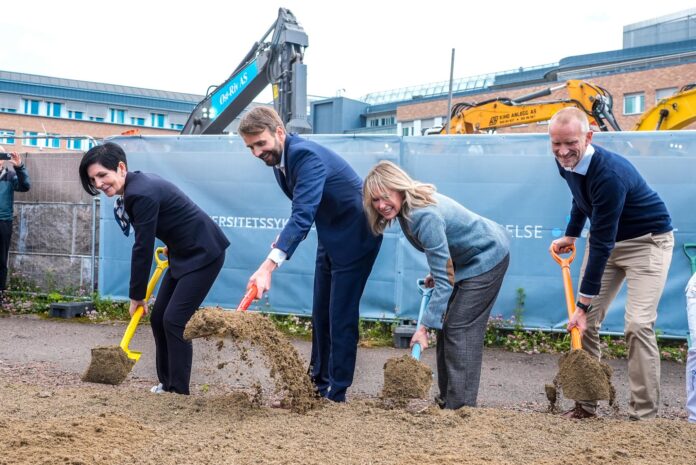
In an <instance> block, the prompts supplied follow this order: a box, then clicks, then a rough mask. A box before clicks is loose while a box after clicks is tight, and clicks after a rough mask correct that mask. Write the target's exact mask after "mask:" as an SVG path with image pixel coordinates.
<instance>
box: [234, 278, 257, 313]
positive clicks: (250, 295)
mask: <svg viewBox="0 0 696 465" xmlns="http://www.w3.org/2000/svg"><path fill="white" fill-rule="evenodd" d="M258 292H259V291H258V289H257V288H256V284H252V285H251V286H250V287H249V289H247V291H246V294H244V297H242V301H241V302H239V306H238V307H237V311H238V312H244V311H246V309H247V308H249V305H251V302H253V301H254V300H255V299H256V294H258Z"/></svg>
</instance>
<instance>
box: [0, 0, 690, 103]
mask: <svg viewBox="0 0 696 465" xmlns="http://www.w3.org/2000/svg"><path fill="white" fill-rule="evenodd" d="M639 4H640V6H638V5H639ZM572 5H575V6H572ZM694 6H695V5H694V2H693V0H660V1H657V2H645V3H643V2H636V1H635V0H632V1H628V0H615V1H612V0H609V1H604V2H595V1H588V2H587V3H586V4H583V3H582V2H577V1H576V2H564V1H562V0H553V1H552V0H528V1H521V0H518V1H514V0H498V1H495V2H486V1H480V2H465V1H462V0H459V1H440V2H436V1H426V2H409V1H404V0H371V1H368V0H351V1H349V2H332V1H330V0H329V1H323V2H322V1H321V0H283V1H281V2H279V1H277V0H276V1H270V0H253V1H234V0H227V1H222V0H196V1H193V2H177V1H172V0H166V1H164V0H139V1H133V0H119V1H113V0H96V1H95V0H89V1H86V0H62V1H55V0H51V1H48V0H24V1H22V2H3V5H2V7H0V44H2V45H1V46H0V69H1V70H4V71H14V72H22V73H29V74H39V75H44V76H52V77H59V78H68V79H80V80H86V81H95V82H103V83H109V84H120V85H127V86H136V87H145V88H150V89H161V90H168V91H175V92H186V93H192V94H200V95H203V94H205V92H206V90H207V88H208V86H210V85H218V84H221V83H222V82H224V81H225V80H226V79H227V78H228V77H229V75H230V73H231V72H232V71H233V70H234V68H235V67H236V66H237V64H238V63H239V62H240V61H241V60H242V59H243V58H244V56H245V55H246V54H247V52H248V51H249V50H250V49H251V48H252V46H253V44H254V42H255V41H257V40H259V39H261V37H262V36H263V34H264V33H265V32H266V31H267V30H268V28H269V27H270V26H271V25H273V24H274V22H275V20H276V18H277V16H278V8H279V7H285V8H288V9H290V10H291V11H292V12H293V14H294V15H295V17H296V18H297V20H298V21H299V23H300V25H301V26H302V27H303V28H304V30H305V32H306V33H307V35H308V39H309V46H308V47H307V49H306V50H305V56H304V63H305V64H306V65H307V73H308V93H309V94H310V95H313V96H322V97H333V96H336V95H343V96H346V97H350V98H360V97H361V96H364V95H366V94H368V93H370V92H379V91H384V90H389V89H396V88H401V87H409V86H415V85H420V84H427V83H433V82H442V81H447V80H448V79H449V75H450V63H451V56H452V49H453V48H454V49H455V64H454V78H455V79H457V78H464V77H468V76H475V75H478V74H486V73H492V72H497V71H504V70H509V69H516V68H519V67H531V66H537V65H543V64H548V63H553V62H558V61H559V60H561V59H562V58H565V57H568V56H573V55H582V54H587V53H594V52H603V51H609V50H616V49H621V48H622V46H623V42H622V41H623V27H624V26H625V25H628V24H632V23H636V22H640V21H645V20H648V19H652V18H655V17H658V16H664V15H668V14H672V13H676V12H679V11H683V10H686V9H689V8H694ZM573 8H575V10H573ZM270 99H271V97H270V91H268V90H266V91H264V92H263V93H262V94H261V95H260V96H259V98H257V100H258V101H270Z"/></svg>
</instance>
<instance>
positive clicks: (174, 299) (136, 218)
mask: <svg viewBox="0 0 696 465" xmlns="http://www.w3.org/2000/svg"><path fill="white" fill-rule="evenodd" d="M80 181H81V182H82V187H83V188H84V189H85V191H87V192H88V193H89V194H91V195H98V194H99V191H101V192H103V193H104V194H105V195H106V196H107V197H116V204H115V207H114V213H115V215H116V220H117V222H118V224H119V226H120V227H121V229H122V230H123V233H124V234H125V235H126V236H128V235H129V233H130V227H131V226H133V230H134V231H135V243H134V244H133V252H132V255H131V276H130V290H129V297H130V299H131V301H130V309H129V312H130V314H131V315H133V313H134V312H135V311H136V309H137V308H138V307H139V306H141V305H142V307H143V309H144V313H145V314H147V312H148V308H147V302H145V292H146V289H147V282H148V275H149V272H150V269H151V266H152V259H153V253H154V249H155V239H156V238H157V239H160V240H161V241H162V242H164V244H165V245H166V246H167V249H168V256H169V269H168V270H167V271H166V272H165V274H164V277H163V278H162V284H161V285H160V289H159V292H158V294H157V299H156V300H155V304H154V306H153V308H152V312H151V313H150V322H151V325H152V333H153V335H154V337H155V345H156V352H157V353H156V364H157V377H158V378H159V382H160V384H159V385H158V386H154V387H153V388H152V389H151V391H152V392H154V393H160V392H176V393H178V394H188V393H189V381H190V378H191V361H192V359H193V346H192V344H191V342H190V341H186V340H184V327H185V326H186V323H187V322H188V321H189V319H190V318H191V316H193V313H194V312H195V311H196V310H197V309H198V307H199V306H200V305H201V303H202V302H203V299H205V296H206V295H207V294H208V291H209V290H210V288H211V287H212V285H213V282H214V281H215V278H216V277H217V275H218V273H219V272H220V269H222V265H223V263H224V261H225V249H226V248H227V247H228V246H229V245H230V243H229V241H228V240H227V238H226V237H225V235H224V233H223V232H222V230H221V229H220V227H219V226H218V225H217V224H215V223H214V222H213V221H212V220H211V219H210V217H209V216H208V215H207V214H206V213H205V212H204V211H203V210H201V209H200V208H199V207H198V206H197V205H196V204H195V203H193V202H192V201H191V199H189V198H188V197H187V196H186V194H184V193H183V192H182V191H181V190H180V189H179V188H178V187H176V186H175V185H174V184H172V183H170V182H168V181H166V180H164V179H162V178H160V177H159V176H157V175H154V174H149V173H141V172H140V171H128V164H127V161H126V154H125V153H124V151H123V149H122V148H121V147H120V146H118V145H117V144H114V143H111V142H107V143H106V144H104V145H98V146H96V147H93V148H92V149H90V150H89V151H88V152H87V153H86V154H85V155H84V156H83V157H82V161H81V162H80Z"/></svg>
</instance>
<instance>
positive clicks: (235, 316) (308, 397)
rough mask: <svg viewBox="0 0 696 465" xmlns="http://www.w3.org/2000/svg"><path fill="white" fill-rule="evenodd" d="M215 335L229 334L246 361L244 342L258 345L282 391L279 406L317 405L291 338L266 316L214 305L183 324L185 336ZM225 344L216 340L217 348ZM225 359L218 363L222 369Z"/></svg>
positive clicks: (302, 408)
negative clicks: (223, 308) (224, 309)
mask: <svg viewBox="0 0 696 465" xmlns="http://www.w3.org/2000/svg"><path fill="white" fill-rule="evenodd" d="M210 336H217V337H220V338H230V339H231V340H232V342H233V343H234V344H235V346H236V347H237V349H238V352H239V356H240V358H241V359H242V360H245V361H249V360H250V359H249V357H248V354H247V348H246V347H245V344H251V345H254V346H257V347H259V348H260V350H261V354H262V356H263V357H264V358H265V361H266V363H267V364H268V367H269V369H270V376H271V378H273V379H274V380H275V382H276V390H277V391H279V392H281V393H284V394H285V396H284V397H283V400H282V401H281V404H282V406H284V407H287V408H289V409H291V410H292V411H293V412H296V413H305V412H307V411H309V410H311V409H314V408H316V407H318V406H319V405H320V402H319V399H317V396H316V393H315V390H314V386H313V384H312V382H311V380H310V378H309V376H308V375H307V372H306V369H305V367H304V363H303V361H302V358H301V357H300V355H299V354H298V353H297V350H296V349H295V348H294V347H293V345H292V344H291V343H290V341H289V340H288V339H287V338H286V337H285V336H284V335H283V334H282V333H281V332H280V331H278V330H277V329H276V328H275V326H274V325H273V323H272V322H271V321H270V320H269V319H268V318H267V317H265V316H263V315H260V314H258V313H250V312H230V311H223V310H221V309H217V308H205V309H202V310H199V311H197V312H196V313H195V314H194V316H193V318H191V320H190V321H189V322H188V324H187V325H186V329H185V330H184V337H185V338H186V339H195V338H199V337H210ZM223 346H224V342H223V340H220V341H219V342H218V349H222V347H223ZM225 365H226V364H225V363H224V362H222V363H219V364H218V369H223V368H224V367H225Z"/></svg>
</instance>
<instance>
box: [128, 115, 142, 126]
mask: <svg viewBox="0 0 696 465" xmlns="http://www.w3.org/2000/svg"><path fill="white" fill-rule="evenodd" d="M130 121H131V124H132V125H134V126H145V118H135V117H132V116H131V119H130Z"/></svg>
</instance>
